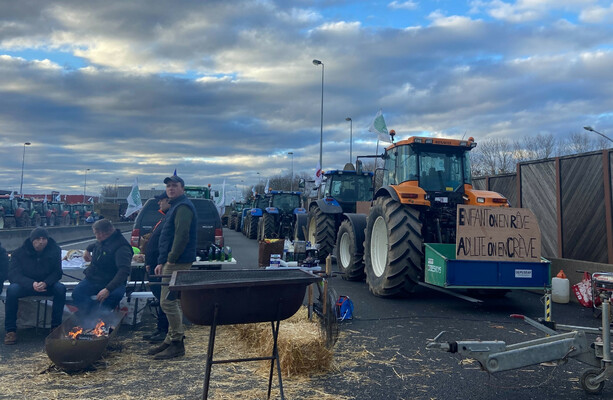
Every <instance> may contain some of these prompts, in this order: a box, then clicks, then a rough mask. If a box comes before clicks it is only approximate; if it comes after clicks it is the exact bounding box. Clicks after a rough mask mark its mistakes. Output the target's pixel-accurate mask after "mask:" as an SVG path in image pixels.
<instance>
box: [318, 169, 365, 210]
mask: <svg viewBox="0 0 613 400" xmlns="http://www.w3.org/2000/svg"><path fill="white" fill-rule="evenodd" d="M324 177H325V181H324V189H323V199H324V201H326V202H331V203H336V205H338V206H340V207H341V208H342V210H343V212H345V213H354V212H356V202H358V201H370V200H372V177H373V174H372V172H356V171H348V170H342V171H341V170H333V171H328V172H326V173H325V174H324Z"/></svg>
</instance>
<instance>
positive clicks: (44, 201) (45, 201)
mask: <svg viewBox="0 0 613 400" xmlns="http://www.w3.org/2000/svg"><path fill="white" fill-rule="evenodd" d="M43 204H47V195H45V198H44V199H43Z"/></svg>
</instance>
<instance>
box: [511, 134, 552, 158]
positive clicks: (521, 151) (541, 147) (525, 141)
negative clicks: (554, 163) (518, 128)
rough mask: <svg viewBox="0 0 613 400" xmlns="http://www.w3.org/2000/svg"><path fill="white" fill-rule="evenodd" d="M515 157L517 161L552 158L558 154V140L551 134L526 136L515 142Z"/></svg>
mask: <svg viewBox="0 0 613 400" xmlns="http://www.w3.org/2000/svg"><path fill="white" fill-rule="evenodd" d="M513 147H514V150H513V158H514V159H515V162H522V161H529V160H540V159H543V158H551V157H553V156H555V155H556V153H557V150H558V141H557V140H556V138H555V137H554V136H553V135H552V134H551V133H549V134H545V135H544V134H540V133H539V134H537V135H536V136H524V137H523V138H521V139H519V140H515V141H514V142H513Z"/></svg>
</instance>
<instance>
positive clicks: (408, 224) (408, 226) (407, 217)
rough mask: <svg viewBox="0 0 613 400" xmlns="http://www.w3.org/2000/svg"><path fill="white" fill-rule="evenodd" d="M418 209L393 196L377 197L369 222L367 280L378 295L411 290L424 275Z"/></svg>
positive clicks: (366, 256) (366, 254)
mask: <svg viewBox="0 0 613 400" xmlns="http://www.w3.org/2000/svg"><path fill="white" fill-rule="evenodd" d="M421 228H422V223H421V221H420V212H419V210H417V209H415V208H413V207H410V206H406V205H403V204H401V203H399V202H397V201H395V200H393V199H392V198H390V197H380V198H378V199H376V200H375V202H374V204H373V206H372V207H371V209H370V214H369V216H368V222H367V225H366V240H365V242H364V259H365V268H364V269H365V272H366V282H367V283H368V288H369V290H370V291H371V293H372V294H374V295H375V296H379V297H390V296H398V295H403V294H408V293H411V292H412V291H413V290H414V288H415V286H416V284H417V283H418V282H419V281H420V280H421V277H422V276H423V258H424V254H423V250H422V245H423V236H422V233H421Z"/></svg>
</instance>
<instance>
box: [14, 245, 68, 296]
mask: <svg viewBox="0 0 613 400" xmlns="http://www.w3.org/2000/svg"><path fill="white" fill-rule="evenodd" d="M60 279H62V250H61V249H60V246H58V245H57V243H56V242H55V240H53V239H52V238H49V239H48V242H47V246H45V248H44V249H43V251H41V252H40V253H38V252H37V251H36V250H34V246H33V245H32V241H31V240H30V239H29V238H28V239H26V240H25V241H24V242H23V244H22V245H21V247H20V248H18V249H17V250H15V251H14V252H13V254H12V255H11V262H10V266H9V281H10V282H11V283H17V284H19V285H21V286H24V287H32V284H33V283H34V282H45V283H46V284H47V287H51V286H53V285H55V283H56V282H58V281H59V280H60Z"/></svg>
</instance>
